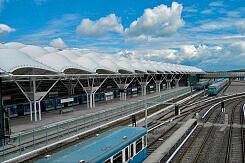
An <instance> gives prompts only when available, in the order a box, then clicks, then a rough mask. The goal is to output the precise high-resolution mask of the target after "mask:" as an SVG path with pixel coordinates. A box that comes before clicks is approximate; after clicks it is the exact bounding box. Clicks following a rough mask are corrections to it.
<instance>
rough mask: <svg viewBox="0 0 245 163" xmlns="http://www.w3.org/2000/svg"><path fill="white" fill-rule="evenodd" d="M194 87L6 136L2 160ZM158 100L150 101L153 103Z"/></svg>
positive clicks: (114, 119) (84, 130)
mask: <svg viewBox="0 0 245 163" xmlns="http://www.w3.org/2000/svg"><path fill="white" fill-rule="evenodd" d="M189 91H191V88H190V87H188V88H183V89H179V90H177V91H174V92H170V93H167V94H161V95H158V96H154V97H151V98H148V99H144V100H141V101H138V102H135V103H130V104H125V105H123V106H119V107H115V108H112V109H108V110H103V111H100V112H96V113H93V114H89V115H85V116H83V117H79V118H76V119H72V120H68V121H66V122H63V123H57V124H55V125H50V126H47V127H45V128H37V129H33V130H32V131H29V132H25V133H19V134H18V135H14V136H11V137H10V138H9V139H6V140H5V142H4V140H2V142H1V146H0V147H1V149H0V157H1V158H0V160H1V161H5V160H9V159H12V158H15V157H17V156H20V155H23V154H26V153H28V152H31V151H33V150H36V149H39V148H42V147H45V146H47V145H50V144H53V143H56V142H58V141H60V140H63V139H66V138H69V137H71V136H74V135H77V134H79V133H83V132H86V131H88V130H89V129H92V128H95V127H98V126H102V125H104V124H106V123H108V122H111V121H116V120H117V119H120V118H121V117H122V116H128V115H131V114H133V113H135V112H139V111H143V110H144V103H145V102H148V103H150V102H162V101H166V100H169V99H171V98H176V97H177V96H179V95H181V94H184V93H187V92H189ZM152 105H154V104H149V105H148V107H151V106H152Z"/></svg>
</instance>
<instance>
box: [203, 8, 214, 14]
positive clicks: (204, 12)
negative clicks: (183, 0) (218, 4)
mask: <svg viewBox="0 0 245 163" xmlns="http://www.w3.org/2000/svg"><path fill="white" fill-rule="evenodd" d="M211 13H213V10H212V9H207V10H203V11H201V14H211Z"/></svg>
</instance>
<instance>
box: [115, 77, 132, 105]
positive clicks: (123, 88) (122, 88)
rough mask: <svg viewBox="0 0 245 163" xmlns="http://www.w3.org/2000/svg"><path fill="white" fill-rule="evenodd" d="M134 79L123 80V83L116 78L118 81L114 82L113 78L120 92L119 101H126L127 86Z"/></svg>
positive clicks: (120, 79)
mask: <svg viewBox="0 0 245 163" xmlns="http://www.w3.org/2000/svg"><path fill="white" fill-rule="evenodd" d="M134 78H135V77H133V78H132V79H131V80H128V78H127V77H126V78H125V81H123V79H122V78H120V77H119V78H118V81H116V79H115V78H113V80H114V82H115V83H116V85H117V87H118V88H119V90H120V100H121V101H126V100H127V88H128V86H129V85H130V84H131V83H132V82H133V80H134Z"/></svg>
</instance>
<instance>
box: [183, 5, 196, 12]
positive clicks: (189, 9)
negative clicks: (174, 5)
mask: <svg viewBox="0 0 245 163" xmlns="http://www.w3.org/2000/svg"><path fill="white" fill-rule="evenodd" d="M183 11H184V12H198V10H197V9H196V8H195V7H193V6H192V7H190V6H189V7H184V8H183Z"/></svg>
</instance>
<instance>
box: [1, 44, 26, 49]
mask: <svg viewBox="0 0 245 163" xmlns="http://www.w3.org/2000/svg"><path fill="white" fill-rule="evenodd" d="M3 45H4V46H5V48H7V49H20V48H23V47H25V45H24V44H22V43H19V42H9V43H5V44H3Z"/></svg>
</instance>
